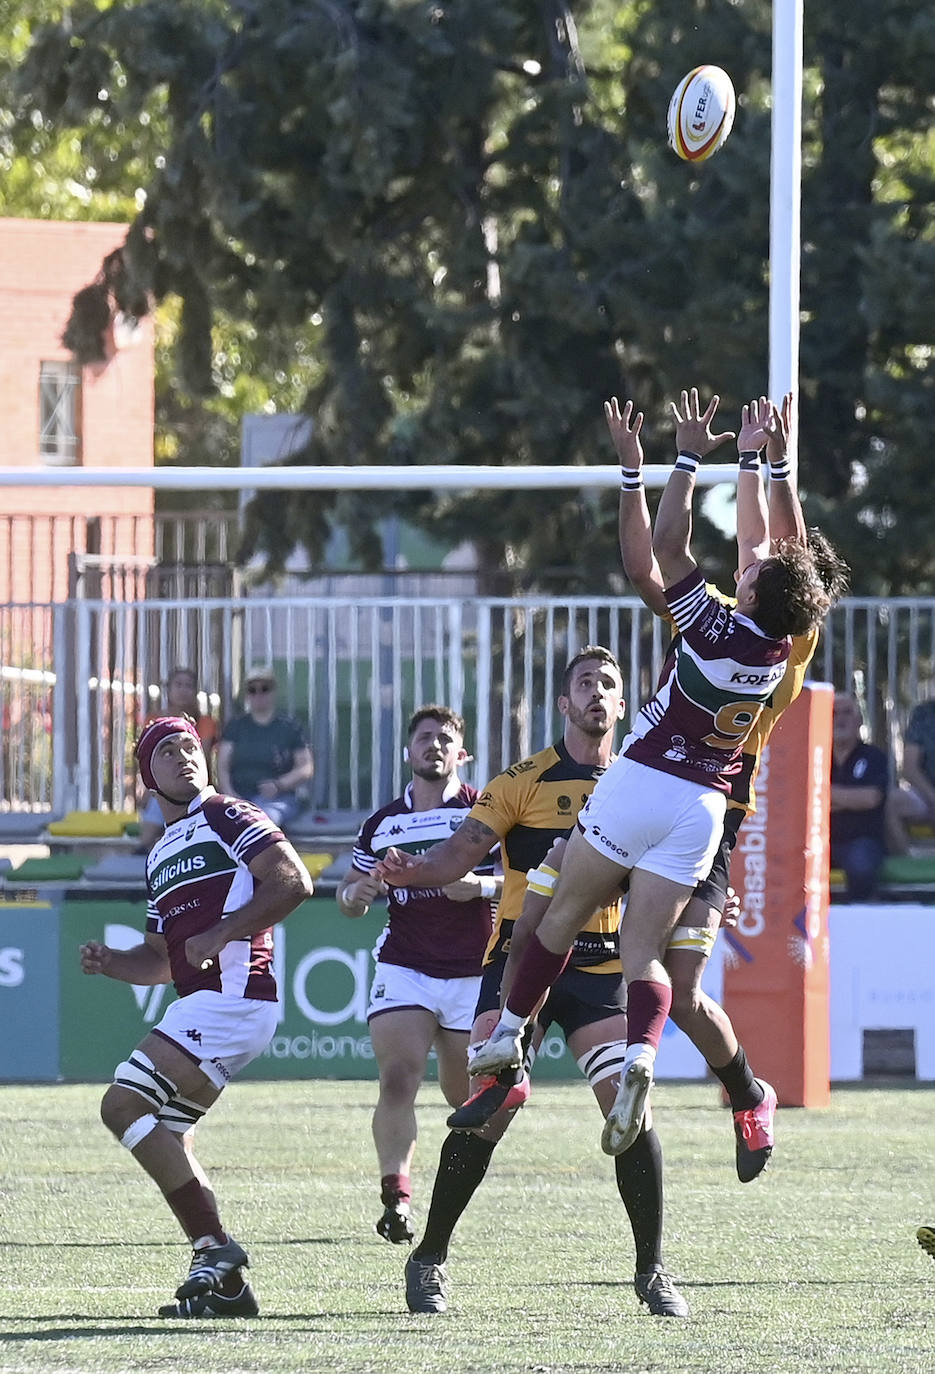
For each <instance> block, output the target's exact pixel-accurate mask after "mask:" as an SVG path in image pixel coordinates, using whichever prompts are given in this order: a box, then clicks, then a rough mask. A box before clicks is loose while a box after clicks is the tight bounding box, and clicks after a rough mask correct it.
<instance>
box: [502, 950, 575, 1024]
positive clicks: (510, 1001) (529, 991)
mask: <svg viewBox="0 0 935 1374" xmlns="http://www.w3.org/2000/svg"><path fill="white" fill-rule="evenodd" d="M570 954H571V950H570V949H566V950H565V952H564V954H553V953H552V951H551V950H550V949H546V947H545V945H544V944H543V943H542V941H541V940H540V939H539V936H538V935H536V934H535V933H533V935H532V936H531V937H530V940H529V944H528V945H527V946H526V949H525V951H524V953H523V957H522V959H520V961H519V968H518V969H517V970H516V975H515V977H514V979H513V986H512V988H511V989H510V995H509V997H508V998H507V999H506V1006H507V1011H511V1012H513V1014H514V1016H531V1015H532V1012H533V1008H534V1007H535V1005H536V1003H537V1002H538V1001H539V998H540V997H541V996H542V994H543V993H544V992H545V991H546V990H547V989H548V988H550V987H551V986H552V984H553V983H554V982H555V980H556V978H558V976H559V974H560V973H561V972H562V969H563V968H564V967H565V965H566V964H567V963H568V958H569V955H570Z"/></svg>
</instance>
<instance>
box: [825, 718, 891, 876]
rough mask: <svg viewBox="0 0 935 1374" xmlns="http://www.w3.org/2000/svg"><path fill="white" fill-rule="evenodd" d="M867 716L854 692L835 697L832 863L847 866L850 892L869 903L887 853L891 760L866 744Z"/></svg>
mask: <svg viewBox="0 0 935 1374" xmlns="http://www.w3.org/2000/svg"><path fill="white" fill-rule="evenodd" d="M862 731H863V717H862V715H861V711H860V705H859V703H858V701H857V698H856V697H855V696H854V695H853V693H851V692H836V693H835V696H834V732H833V738H832V750H831V867H832V868H840V869H843V870H844V876H845V881H846V885H847V896H848V898H849V900H851V901H854V902H866V901H868V900H870V899H871V898H872V897H873V896H874V895H875V893H876V886H877V878H878V876H879V872H880V867H881V865H882V863H883V859H884V857H885V855H886V839H885V821H884V813H885V808H886V797H887V792H888V791H889V779H890V764H889V759H888V757H887V756H886V754H885V753H884V752H883V750H882V749H877V748H876V746H875V745H872V744H865V743H864V741H863V738H862Z"/></svg>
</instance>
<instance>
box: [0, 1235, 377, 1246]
mask: <svg viewBox="0 0 935 1374" xmlns="http://www.w3.org/2000/svg"><path fill="white" fill-rule="evenodd" d="M356 1239H357V1237H356V1236H352V1235H347V1236H289V1237H288V1238H287V1237H283V1236H266V1237H262V1236H251V1237H250V1242H249V1243H250V1245H277V1246H279V1245H350V1244H351V1243H352V1242H354V1241H355V1240H356ZM141 1247H145V1248H146V1249H147V1250H190V1249H191V1246H190V1245H188V1244H186V1242H185V1241H181V1240H0V1250H139V1249H140V1248H141Z"/></svg>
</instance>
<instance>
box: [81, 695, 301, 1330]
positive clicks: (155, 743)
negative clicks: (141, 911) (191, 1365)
mask: <svg viewBox="0 0 935 1374" xmlns="http://www.w3.org/2000/svg"><path fill="white" fill-rule="evenodd" d="M136 757H137V761H138V763H139V769H140V777H141V778H142V780H143V783H144V785H145V786H146V787H148V788H149V790H150V791H151V792H152V793H153V795H154V796H155V797H156V798H157V799H158V801H159V805H160V808H161V810H162V814H163V818H164V820H165V823H166V828H165V831H164V832H163V834H162V835H161V836H160V837H159V839H158V840H157V841H156V843H155V845H154V846H153V848H152V849H151V850H150V852H149V855H148V857H147V860H146V886H147V894H148V898H149V902H148V911H147V918H146V933H145V935H144V937H143V942H142V944H139V945H135V946H133V948H131V949H112V948H110V946H108V945H104V944H101V943H100V942H98V941H97V940H89V941H88V942H87V944H84V945H82V946H81V949H80V954H81V967H82V969H83V971H84V972H85V973H87V974H104V975H105V976H106V977H108V978H116V979H118V980H120V981H121V982H124V983H134V984H137V985H140V984H142V985H143V986H155V985H156V984H159V983H168V982H170V981H171V982H172V983H173V984H174V985H175V990H176V992H177V993H178V1000H177V1001H175V1002H173V1003H172V1004H171V1005H170V1006H169V1008H168V1010H167V1011H166V1013H165V1015H164V1016H163V1018H162V1020H161V1021H160V1022H159V1024H158V1025H157V1026H154V1027H153V1028H152V1030H150V1031H149V1032H148V1033H147V1034H146V1035H145V1036H144V1038H143V1039H142V1040H141V1041H140V1043H139V1045H138V1046H137V1047H136V1049H135V1050H133V1051H132V1052H131V1054H130V1055H129V1056H128V1058H127V1059H126V1060H125V1061H124V1062H123V1063H121V1064H118V1065H117V1067H116V1069H115V1070H114V1081H113V1083H111V1085H110V1086H109V1087H108V1089H107V1091H106V1092H105V1094H104V1098H103V1101H102V1102H101V1119H102V1120H103V1122H104V1125H105V1126H106V1127H107V1128H108V1129H109V1130H110V1131H112V1132H113V1134H114V1135H115V1136H116V1138H117V1139H118V1140H119V1141H120V1144H121V1145H123V1146H124V1147H125V1148H126V1149H127V1150H129V1151H130V1153H131V1154H132V1155H133V1157H134V1159H135V1160H136V1161H137V1163H138V1164H139V1165H141V1166H142V1168H143V1169H145V1170H146V1172H147V1173H148V1174H149V1176H150V1178H152V1179H153V1180H154V1182H155V1183H156V1184H157V1185H158V1187H159V1188H160V1190H161V1191H162V1194H163V1196H164V1197H165V1200H166V1202H167V1203H168V1205H169V1207H170V1208H171V1209H172V1211H173V1213H174V1214H175V1216H176V1218H177V1219H178V1221H179V1223H180V1224H181V1226H182V1229H183V1230H184V1231H185V1234H186V1235H187V1236H188V1238H189V1240H190V1241H191V1244H192V1251H193V1254H192V1261H191V1266H190V1268H189V1272H188V1275H187V1277H186V1278H185V1279H184V1281H183V1282H182V1283H181V1284H180V1285H179V1288H178V1289H177V1291H176V1294H175V1297H176V1301H175V1302H173V1303H169V1304H167V1305H166V1306H163V1307H160V1309H159V1315H160V1316H161V1317H254V1316H256V1314H257V1311H258V1310H259V1309H258V1307H257V1302H256V1299H255V1297H254V1295H253V1292H252V1289H251V1288H250V1285H249V1284H248V1283H247V1282H246V1280H245V1279H244V1277H243V1274H242V1272H241V1271H242V1269H243V1268H245V1267H246V1266H247V1265H248V1264H249V1260H248V1258H247V1253H246V1251H245V1250H244V1249H243V1247H242V1246H241V1245H239V1244H238V1242H237V1241H235V1240H234V1239H233V1238H232V1237H231V1235H230V1234H229V1233H228V1232H227V1231H226V1230H225V1228H224V1227H223V1226H222V1225H221V1220H220V1217H219V1215H218V1205H217V1201H216V1199H215V1196H214V1193H213V1191H212V1189H211V1185H210V1184H209V1182H208V1179H207V1177H206V1176H205V1173H204V1170H203V1169H202V1167H201V1165H200V1164H199V1163H198V1161H197V1159H196V1158H195V1155H194V1152H193V1145H194V1134H195V1127H196V1125H197V1124H198V1122H199V1121H200V1120H201V1118H202V1117H203V1116H204V1114H205V1112H206V1111H207V1110H208V1108H209V1107H210V1106H212V1105H213V1104H214V1103H215V1102H216V1101H217V1099H218V1098H219V1097H220V1095H221V1092H222V1091H223V1089H224V1088H225V1086H226V1085H227V1083H228V1082H229V1081H230V1079H231V1078H232V1077H233V1076H234V1074H236V1073H237V1072H238V1071H239V1070H240V1069H242V1068H243V1067H244V1065H246V1064H249V1063H250V1061H251V1060H252V1059H255V1058H256V1056H257V1055H259V1054H262V1052H263V1050H264V1049H265V1048H266V1046H267V1045H268V1044H269V1041H270V1039H271V1038H272V1035H273V1031H274V1030H275V1028H276V1022H277V1017H278V1012H279V1004H278V1001H277V992H276V982H275V979H274V978H273V974H272V968H271V965H272V957H273V937H272V931H271V927H272V926H273V925H275V924H276V922H277V921H281V920H283V919H284V917H286V916H288V915H289V913H290V911H293V910H294V909H295V908H296V907H297V906H298V905H299V904H300V903H301V902H303V901H304V900H305V899H306V897H310V896H311V895H312V882H311V879H310V878H309V875H308V872H307V870H306V868H305V866H304V864H303V863H302V862H301V860H300V859H299V856H298V855H297V854H296V852H295V850H294V849H293V848H292V846H291V845H290V844H289V843H288V841H286V840H285V839H284V837H283V834H282V831H281V830H279V829H278V828H277V827H276V826H275V825H274V824H273V822H272V821H271V820H270V819H269V817H268V816H266V815H265V814H264V813H263V812H262V811H260V810H259V808H257V807H255V806H253V805H251V803H250V802H246V801H243V800H241V799H238V798H236V797H229V796H222V795H220V794H219V793H217V792H216V791H215V790H214V788H213V787H210V786H209V785H208V764H207V760H206V758H205V753H204V748H203V746H202V743H201V740H200V739H199V737H198V732H197V729H196V727H195V723H194V721H192V720H190V719H189V718H188V717H186V716H161V717H157V718H156V719H155V720H152V721H150V722H149V723H148V724H147V725H146V727H145V728H144V730H143V732H142V734H141V735H140V737H139V739H138V741H137V744H136Z"/></svg>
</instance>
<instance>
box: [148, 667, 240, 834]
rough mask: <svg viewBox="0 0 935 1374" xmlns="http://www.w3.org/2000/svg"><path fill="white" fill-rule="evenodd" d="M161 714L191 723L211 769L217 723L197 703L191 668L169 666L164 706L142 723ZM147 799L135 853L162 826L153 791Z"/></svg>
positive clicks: (151, 713)
mask: <svg viewBox="0 0 935 1374" xmlns="http://www.w3.org/2000/svg"><path fill="white" fill-rule="evenodd" d="M160 716H184V717H185V719H186V720H190V721H192V722H193V723H194V726H195V729H196V730H197V731H198V737H199V739H200V740H201V744H202V747H203V749H204V751H205V758H206V759H207V760H208V771H209V773H210V772H211V771H212V760H213V757H214V751H215V749H216V748H217V743H218V736H219V734H220V723H219V722H218V721H217V720H216V719H215V717H214V716H209V715H204V714H203V713H202V710H201V707H200V705H199V703H198V679H197V678H196V676H195V671H194V669H193V668H184V667H180V666H176V667H175V668H170V669H169V675H168V677H167V678H166V686H165V706H164V708H163V709H161V710H158V711H150V713H149V715H148V716H147V717H146V719H145V721H144V722H143V725H144V726H146V725H149V723H150V721H153V720H156V719H158V718H159V717H160ZM146 798H147V800H146V802H145V804H144V806H143V810H142V812H141V814H140V842H139V845H138V846H137V853H138V854H148V853H149V851H150V850H151V849H152V847H153V845H154V844H155V843H156V841H157V840H158V839H159V836H160V835H161V834H162V832H163V830H164V829H165V821H164V820H163V819H162V811H161V810H160V809H159V802H158V801H157V799H156V797H155V796H154V794H153V793H152V792H147V793H146Z"/></svg>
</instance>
